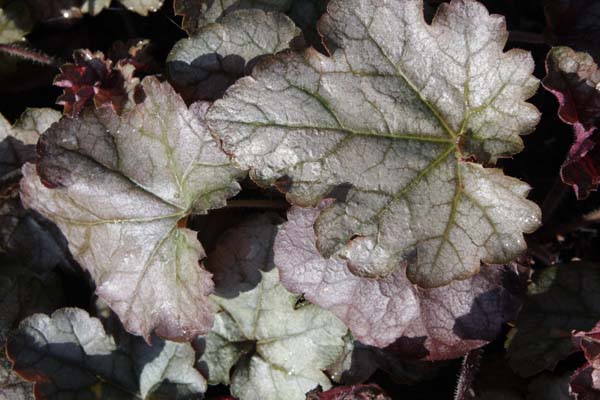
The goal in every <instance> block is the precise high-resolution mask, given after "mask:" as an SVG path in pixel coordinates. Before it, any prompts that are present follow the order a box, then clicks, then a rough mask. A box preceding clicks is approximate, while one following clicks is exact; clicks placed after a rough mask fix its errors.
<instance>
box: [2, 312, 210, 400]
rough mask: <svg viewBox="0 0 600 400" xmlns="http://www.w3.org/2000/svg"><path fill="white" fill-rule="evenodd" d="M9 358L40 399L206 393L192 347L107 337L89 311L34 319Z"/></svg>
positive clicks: (171, 396) (15, 341)
mask: <svg viewBox="0 0 600 400" xmlns="http://www.w3.org/2000/svg"><path fill="white" fill-rule="evenodd" d="M7 353H8V355H9V357H10V358H11V359H12V361H13V368H14V370H15V371H16V372H17V373H18V374H19V375H21V376H22V377H23V378H25V379H27V380H29V381H31V382H34V383H35V391H36V393H37V395H38V396H39V398H44V399H64V398H67V396H68V398H94V399H107V400H108V399H111V400H121V399H123V400H124V399H140V398H141V399H146V398H150V396H152V394H153V393H155V392H158V393H161V394H162V395H163V396H164V394H165V393H168V394H169V395H168V396H166V397H162V396H156V398H169V399H178V398H179V399H183V398H190V397H191V395H196V396H199V395H201V394H202V393H203V392H205V391H206V382H205V380H204V378H202V375H200V373H199V372H198V371H196V370H195V369H194V367H193V364H194V350H193V349H192V347H191V346H190V345H189V344H188V343H174V342H168V341H163V340H160V339H158V338H154V340H153V345H152V346H149V345H148V344H146V343H145V342H144V341H143V340H142V339H141V338H135V337H131V336H123V335H119V334H118V333H116V334H115V335H114V336H113V335H108V334H107V333H106V332H105V330H104V328H103V326H102V324H101V322H100V320H98V319H96V318H92V317H90V316H89V315H88V313H87V312H85V311H84V310H80V309H77V308H63V309H60V310H58V311H56V312H55V313H54V314H52V316H51V317H48V316H47V315H45V314H35V315H33V316H31V317H29V318H27V319H25V320H24V321H23V322H21V324H20V325H19V329H18V331H17V332H16V333H15V335H14V336H13V337H11V338H10V340H9V342H8V345H7Z"/></svg>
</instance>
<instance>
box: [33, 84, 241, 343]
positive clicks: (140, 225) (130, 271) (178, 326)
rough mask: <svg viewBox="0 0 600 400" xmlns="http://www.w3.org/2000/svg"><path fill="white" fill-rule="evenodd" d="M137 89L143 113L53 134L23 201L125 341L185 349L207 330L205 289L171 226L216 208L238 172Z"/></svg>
mask: <svg viewBox="0 0 600 400" xmlns="http://www.w3.org/2000/svg"><path fill="white" fill-rule="evenodd" d="M142 86H143V89H144V91H145V94H146V99H145V101H144V102H143V103H141V104H139V105H137V106H136V107H135V108H134V109H133V110H131V111H128V112H125V113H124V114H123V115H122V116H120V117H119V116H118V115H117V114H116V113H115V112H114V111H113V110H112V109H101V110H91V109H88V110H86V111H84V112H83V114H82V115H81V117H80V118H78V119H71V118H66V117H65V118H63V119H62V120H61V121H60V122H59V123H57V124H54V125H53V126H52V127H51V128H50V129H49V130H48V131H47V132H46V133H45V134H44V135H43V136H42V138H41V140H40V144H39V145H38V150H39V153H40V159H39V160H38V164H37V173H36V167H35V166H34V165H31V164H26V165H25V167H24V168H23V174H24V180H23V181H22V184H21V197H22V200H23V203H24V204H25V205H26V206H27V207H32V208H34V209H36V210H38V211H39V212H40V213H41V214H42V215H44V216H45V217H47V218H48V219H50V220H51V221H53V222H55V223H56V224H57V225H58V226H59V227H60V229H61V230H62V232H63V233H64V235H65V236H66V238H67V240H68V241H69V248H70V250H71V252H72V254H73V256H74V257H75V259H76V260H77V261H79V262H80V264H81V265H82V266H83V267H84V268H85V269H86V270H87V271H89V273H90V274H91V276H92V278H93V279H94V281H95V282H96V286H97V288H96V292H97V293H98V295H99V296H100V297H101V298H103V299H104V300H105V301H106V302H107V303H108V304H109V306H110V307H111V308H112V309H113V310H114V311H115V312H116V313H117V315H119V317H120V318H121V320H122V321H123V323H124V325H125V328H126V329H127V330H128V331H129V332H132V333H135V334H140V335H144V336H146V337H148V336H149V335H150V332H151V331H153V330H156V332H157V333H158V334H159V335H160V336H162V337H166V338H176V339H188V338H191V337H195V336H196V335H197V334H200V333H205V332H207V331H208V330H209V329H210V326H211V325H212V311H211V307H210V304H209V303H208V299H207V297H206V296H207V295H208V294H209V293H210V292H211V290H212V282H211V279H210V274H209V273H207V272H206V271H205V270H204V269H202V268H201V267H200V266H199V265H198V259H199V258H202V257H203V255H204V253H203V249H202V246H201V245H200V243H199V242H198V240H197V239H196V233H195V232H192V231H191V230H188V229H186V228H182V227H179V224H180V223H181V222H180V221H182V220H184V219H185V218H186V217H187V216H188V215H189V214H190V213H205V212H206V211H207V210H208V209H210V208H216V207H221V206H223V205H224V204H225V199H226V198H227V197H229V196H231V195H232V194H234V193H236V192H237V191H238V189H239V185H238V183H237V182H236V177H238V176H240V172H239V171H238V170H236V169H234V168H233V167H231V166H230V163H229V160H228V158H227V157H226V156H225V154H223V153H222V152H221V151H220V150H219V148H218V145H217V143H216V142H215V140H214V139H213V138H212V137H211V136H210V134H209V133H208V131H207V129H206V128H205V126H204V125H203V123H202V121H201V120H200V119H196V118H194V116H193V114H192V113H191V112H190V111H189V110H188V109H187V107H186V106H185V104H184V103H183V100H182V99H181V98H180V97H179V96H177V95H176V93H175V92H174V91H173V89H172V88H171V87H170V86H169V85H168V84H167V83H160V82H159V81H158V80H157V79H156V78H146V79H145V80H144V81H143V83H142ZM201 107H203V106H202V105H201V104H197V105H195V106H194V108H196V109H199V108H201ZM196 114H202V113H201V112H199V111H198V110H197V111H196ZM38 174H39V176H38ZM40 178H41V180H40ZM42 181H43V183H44V184H45V185H44V184H42ZM50 188H54V189H50Z"/></svg>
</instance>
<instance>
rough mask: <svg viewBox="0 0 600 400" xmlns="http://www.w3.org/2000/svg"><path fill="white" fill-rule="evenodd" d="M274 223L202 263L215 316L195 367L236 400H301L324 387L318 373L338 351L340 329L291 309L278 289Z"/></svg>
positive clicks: (321, 314) (289, 297)
mask: <svg viewBox="0 0 600 400" xmlns="http://www.w3.org/2000/svg"><path fill="white" fill-rule="evenodd" d="M275 219H276V218H275V217H273V216H270V215H262V216H259V217H256V218H254V219H252V220H250V221H248V222H246V223H244V224H242V225H240V226H239V227H238V228H235V229H233V230H231V231H229V232H228V233H226V234H225V236H224V238H222V240H221V241H220V242H219V244H218V245H217V249H216V250H215V252H214V253H211V255H210V256H209V258H208V260H207V267H208V268H209V269H210V271H211V272H213V273H214V274H215V281H216V293H215V295H213V297H212V298H213V300H214V302H215V303H216V304H217V305H218V307H219V311H218V314H217V317H216V319H215V325H214V326H213V330H212V332H211V333H210V334H209V335H207V336H205V337H204V338H201V339H200V340H201V341H204V342H205V348H206V350H205V352H204V354H203V356H202V358H201V359H200V367H201V368H202V369H205V370H207V373H208V376H209V382H212V383H218V382H221V383H230V384H231V393H232V395H233V396H235V397H237V398H239V399H240V400H259V399H260V400H296V399H297V400H304V399H305V393H306V392H308V391H309V390H311V389H313V388H315V387H316V386H317V385H321V386H322V387H325V388H328V387H330V386H331V383H330V381H329V379H328V377H327V376H326V375H325V373H324V372H323V371H324V370H326V369H327V367H328V366H329V365H331V364H333V363H334V362H335V361H337V359H338V358H339V357H340V355H341V354H342V352H343V348H344V341H343V337H344V335H345V334H346V332H347V328H346V327H345V326H344V324H343V323H342V322H341V321H340V320H339V319H337V318H336V317H335V316H334V315H333V314H331V313H329V312H328V311H325V310H322V309H320V308H318V307H317V306H315V305H310V304H309V305H305V306H303V307H296V300H297V296H296V295H293V294H292V293H290V292H288V291H286V290H285V289H284V288H283V287H282V286H281V284H280V283H279V272H278V271H277V269H275V268H274V267H273V262H272V259H273V256H272V243H273V239H274V235H275V232H276V226H275V225H274V222H275ZM229 378H230V379H229Z"/></svg>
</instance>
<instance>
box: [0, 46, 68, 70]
mask: <svg viewBox="0 0 600 400" xmlns="http://www.w3.org/2000/svg"><path fill="white" fill-rule="evenodd" d="M0 52H2V53H5V54H8V55H9V56H12V57H17V58H20V59H22V60H27V61H31V62H34V63H37V64H42V65H49V66H51V67H56V68H58V67H59V66H60V62H59V61H58V60H57V59H55V58H54V57H52V56H49V55H47V54H44V53H42V52H41V51H37V50H32V49H28V48H27V47H23V46H19V45H16V44H0Z"/></svg>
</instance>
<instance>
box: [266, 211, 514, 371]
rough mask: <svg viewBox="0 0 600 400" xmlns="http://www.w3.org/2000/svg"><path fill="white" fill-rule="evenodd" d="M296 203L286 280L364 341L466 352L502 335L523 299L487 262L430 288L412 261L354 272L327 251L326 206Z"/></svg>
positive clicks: (283, 249) (429, 353)
mask: <svg viewBox="0 0 600 400" xmlns="http://www.w3.org/2000/svg"><path fill="white" fill-rule="evenodd" d="M329 203H330V200H327V201H324V202H322V203H321V205H320V207H319V208H300V207H293V208H292V209H291V210H290V212H289V213H288V222H287V223H286V224H284V225H283V227H282V228H281V229H280V231H279V233H278V235H277V237H276V239H275V245H274V253H275V255H274V257H275V258H274V259H275V265H276V266H277V267H278V268H279V270H280V275H281V280H282V283H283V285H284V286H285V287H286V288H287V289H288V290H290V291H292V292H295V293H303V294H304V296H305V297H306V299H307V300H309V301H311V302H312V303H315V304H317V305H319V306H321V307H323V308H325V309H327V310H330V311H331V312H333V313H334V314H335V315H337V316H338V317H339V318H340V319H342V320H343V321H344V322H345V323H346V325H348V327H349V328H350V330H351V331H352V334H353V335H354V337H355V338H356V339H358V340H360V341H361V342H363V343H365V344H369V345H374V346H377V347H384V346H388V345H390V344H392V343H393V344H392V345H391V346H390V348H389V350H392V351H395V352H398V353H401V354H404V355H405V356H410V357H415V358H424V359H429V360H440V359H449V358H455V357H459V356H461V355H463V354H465V353H467V352H468V351H469V350H471V349H474V348H477V347H480V346H482V345H484V344H486V343H487V342H489V341H491V340H493V339H495V338H496V336H497V335H498V334H499V333H500V330H501V327H502V324H503V323H504V322H505V321H507V320H509V319H510V318H512V317H514V315H515V312H516V310H517V306H518V302H517V300H516V299H515V297H514V296H513V295H512V294H511V293H510V292H509V291H507V290H506V289H504V288H503V287H502V286H501V284H500V282H501V280H502V279H503V278H506V277H507V276H508V275H507V274H508V272H507V271H505V270H503V269H502V268H497V267H486V268H484V269H483V270H482V272H481V273H479V274H477V275H475V276H474V277H472V278H470V279H466V280H462V281H455V282H452V283H451V284H450V285H447V286H443V287H439V288H433V289H422V288H418V287H416V286H415V285H413V284H412V283H411V282H410V281H409V280H408V278H407V277H406V265H402V266H401V267H400V268H398V269H397V270H396V271H395V272H394V273H392V274H390V275H388V276H387V277H385V278H381V279H372V278H364V277H359V276H356V275H354V274H353V273H352V272H351V270H350V267H349V265H348V263H347V262H346V261H344V260H342V259H341V258H339V257H338V256H334V257H331V258H329V259H325V258H323V257H322V256H321V255H320V253H319V252H318V250H317V247H316V243H315V241H316V238H315V233H314V230H313V224H314V221H315V220H316V218H317V217H318V215H319V212H320V210H321V209H323V208H324V207H326V206H327V205H328V204H329Z"/></svg>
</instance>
